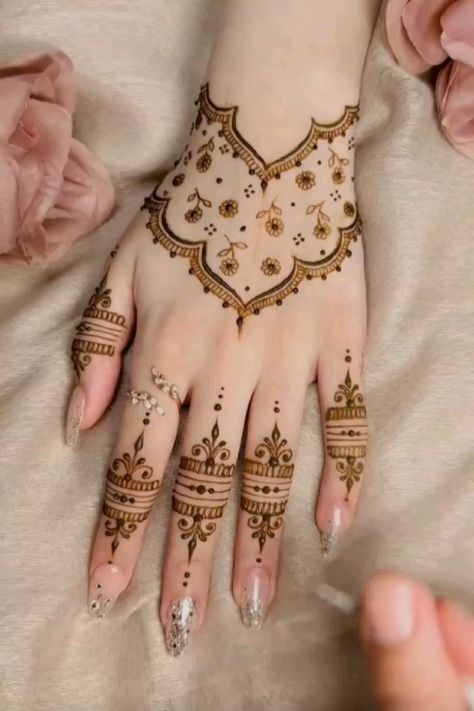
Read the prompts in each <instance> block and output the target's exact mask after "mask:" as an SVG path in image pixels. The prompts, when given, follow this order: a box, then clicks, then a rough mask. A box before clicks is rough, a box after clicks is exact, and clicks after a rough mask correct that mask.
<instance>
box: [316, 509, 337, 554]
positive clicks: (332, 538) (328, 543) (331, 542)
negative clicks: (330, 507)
mask: <svg viewBox="0 0 474 711" xmlns="http://www.w3.org/2000/svg"><path fill="white" fill-rule="evenodd" d="M341 518H342V517H341V509H340V508H335V509H334V514H333V517H332V519H331V527H330V529H329V531H327V532H326V533H322V534H321V549H322V551H323V556H324V557H325V558H326V559H327V560H331V559H332V557H333V555H334V549H335V547H336V543H337V540H338V538H339V530H340V528H341Z"/></svg>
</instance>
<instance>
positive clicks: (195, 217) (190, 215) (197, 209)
mask: <svg viewBox="0 0 474 711" xmlns="http://www.w3.org/2000/svg"><path fill="white" fill-rule="evenodd" d="M194 201H196V202H195V204H194V207H192V208H191V210H188V211H187V212H186V214H185V215H184V219H185V220H186V221H187V222H198V221H199V220H200V219H201V217H202V216H203V214H204V213H203V210H202V207H201V205H203V206H204V207H212V202H211V201H210V200H207V199H206V198H203V197H201V195H200V194H199V190H198V189H197V188H194V190H193V192H192V193H191V195H188V202H194Z"/></svg>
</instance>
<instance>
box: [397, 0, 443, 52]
mask: <svg viewBox="0 0 474 711" xmlns="http://www.w3.org/2000/svg"><path fill="white" fill-rule="evenodd" d="M452 2H453V0H411V2H409V3H408V4H407V5H405V7H404V8H403V12H402V21H403V24H404V26H405V29H406V32H407V34H408V37H409V38H410V40H411V43H412V45H413V46H414V47H415V49H416V51H417V52H418V54H419V55H420V56H421V57H422V58H423V59H424V60H425V62H426V63H427V64H428V65H429V66H433V65H435V64H441V62H444V60H445V59H446V56H447V55H446V52H445V50H444V49H443V47H442V46H441V42H440V37H441V23H440V18H441V15H442V14H443V12H444V11H445V10H446V8H447V7H448V6H449V5H450V4H451V3H452Z"/></svg>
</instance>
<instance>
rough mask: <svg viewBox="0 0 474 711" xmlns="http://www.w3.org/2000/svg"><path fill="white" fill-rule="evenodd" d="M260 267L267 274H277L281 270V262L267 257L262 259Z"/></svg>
mask: <svg viewBox="0 0 474 711" xmlns="http://www.w3.org/2000/svg"><path fill="white" fill-rule="evenodd" d="M260 269H261V270H262V272H263V273H264V274H266V275H267V276H273V275H274V274H279V273H280V272H281V264H280V262H279V261H278V259H272V258H271V257H267V258H266V259H264V260H263V262H262V265H261V267H260Z"/></svg>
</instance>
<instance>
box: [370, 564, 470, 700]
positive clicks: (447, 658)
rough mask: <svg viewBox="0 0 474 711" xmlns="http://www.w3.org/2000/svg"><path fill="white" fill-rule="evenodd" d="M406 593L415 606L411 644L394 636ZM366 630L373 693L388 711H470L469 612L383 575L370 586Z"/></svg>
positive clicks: (412, 583)
mask: <svg viewBox="0 0 474 711" xmlns="http://www.w3.org/2000/svg"><path fill="white" fill-rule="evenodd" d="M400 588H401V589H403V590H404V591H408V592H409V595H410V597H411V600H412V604H413V628H412V630H411V631H410V633H409V634H408V635H407V636H406V638H405V639H397V638H396V635H394V634H393V625H394V624H396V623H395V622H394V621H395V620H396V619H397V616H398V611H397V606H396V604H394V601H396V596H397V591H399V590H400ZM374 608H376V609H377V610H378V612H379V613H380V612H381V613H382V618H383V620H384V625H383V626H384V629H383V630H381V628H380V622H379V623H377V621H375V620H374V615H373V610H374ZM378 619H379V620H380V617H379V616H378ZM387 624H388V625H389V626H391V632H392V634H391V635H390V636H389V637H387V629H386V627H387ZM360 630H361V639H362V643H363V646H364V649H365V652H366V655H367V659H368V663H369V671H370V675H371V681H372V689H373V692H374V696H375V698H376V700H377V702H378V708H380V709H382V711H434V710H436V711H464V709H466V708H467V706H466V697H465V687H466V686H467V684H469V683H471V684H472V679H473V678H474V618H473V616H472V615H471V613H470V612H469V610H467V609H465V608H463V607H461V606H460V605H458V604H457V603H455V602H453V601H451V600H436V599H435V598H434V596H433V594H432V593H431V591H430V590H429V589H428V588H427V587H426V586H425V585H423V584H422V583H420V582H418V581H415V580H412V579H410V578H406V577H405V576H402V575H399V574H397V573H392V572H381V573H377V574H376V575H374V576H373V577H372V578H371V579H370V580H369V582H368V583H367V585H366V588H365V591H364V594H363V598H362V603H361V608H360ZM388 640H389V641H388Z"/></svg>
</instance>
